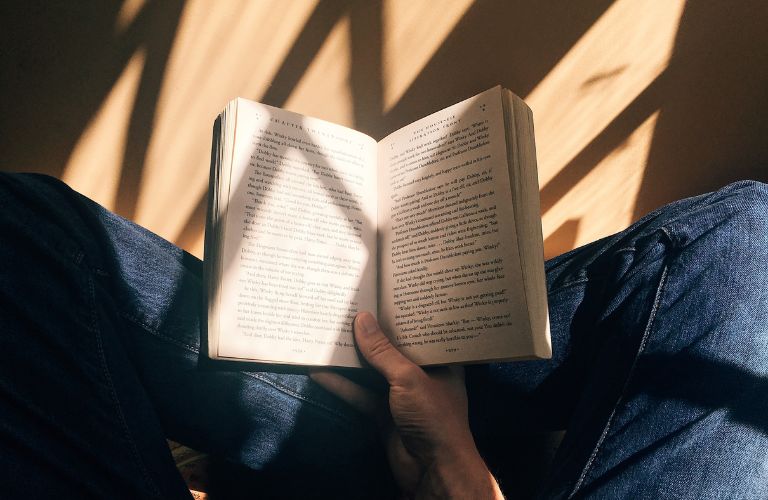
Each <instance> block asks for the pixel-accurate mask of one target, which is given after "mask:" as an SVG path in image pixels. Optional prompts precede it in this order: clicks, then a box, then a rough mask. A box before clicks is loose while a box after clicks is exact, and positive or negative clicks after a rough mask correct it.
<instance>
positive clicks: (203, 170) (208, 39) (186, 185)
mask: <svg viewBox="0 0 768 500" xmlns="http://www.w3.org/2000/svg"><path fill="white" fill-rule="evenodd" d="M314 9H315V2H304V1H293V2H250V1H239V2H236V1H231V2H229V1H228V2H215V3H212V2H208V1H206V0H191V1H189V2H187V3H186V4H185V6H184V9H183V12H182V15H181V19H180V23H179V28H178V31H177V33H176V39H175V40H174V45H173V48H172V50H171V54H170V58H169V61H168V65H167V67H166V71H165V75H164V78H163V85H162V89H161V92H160V97H159V102H158V106H157V109H156V113H155V122H154V127H153V131H152V136H151V139H150V143H149V147H148V150H147V154H146V159H145V164H144V171H143V176H142V182H141V188H140V192H139V194H138V199H137V202H136V203H137V206H136V212H135V216H134V219H135V220H136V221H137V222H138V223H139V224H142V225H144V226H146V227H148V228H149V229H151V230H152V231H154V232H156V233H158V234H160V235H161V236H163V237H165V238H168V239H170V240H174V239H175V238H176V237H177V236H178V235H179V234H180V233H181V232H182V230H183V229H184V228H185V226H186V225H187V224H188V223H189V218H190V216H191V215H192V214H193V213H195V210H196V208H198V207H199V206H200V204H201V203H203V202H204V197H205V194H206V192H207V188H208V170H209V161H210V148H211V130H212V126H213V122H214V119H215V118H216V116H217V115H218V114H219V112H221V110H222V109H224V106H225V105H226V103H227V102H228V101H229V100H231V99H233V98H235V97H238V96H240V97H246V98H250V99H254V100H259V99H260V98H261V97H262V96H263V95H264V93H265V92H266V90H267V89H268V88H269V85H270V82H271V80H272V78H274V75H275V73H277V71H278V70H279V68H280V66H281V65H282V63H283V60H284V59H285V57H286V55H287V54H288V52H289V51H290V50H291V47H292V46H293V43H294V41H295V40H296V38H297V37H298V36H299V34H300V33H301V30H302V28H303V27H304V25H305V24H306V22H307V19H308V17H309V16H310V15H311V13H312V12H313V10H314ZM198 218H199V217H198ZM196 222H198V223H199V222H200V221H196ZM200 232H201V235H202V227H201V228H200ZM200 242H202V236H201V239H200ZM198 246H199V247H200V248H190V249H189V250H191V251H193V252H195V253H197V254H198V255H200V254H201V250H202V248H201V244H200V245H198Z"/></svg>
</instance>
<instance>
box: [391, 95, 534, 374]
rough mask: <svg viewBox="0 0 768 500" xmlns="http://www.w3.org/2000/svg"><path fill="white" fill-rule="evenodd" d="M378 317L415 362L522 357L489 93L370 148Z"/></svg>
mask: <svg viewBox="0 0 768 500" xmlns="http://www.w3.org/2000/svg"><path fill="white" fill-rule="evenodd" d="M379 165H380V167H379V186H380V198H379V238H380V240H379V241H380V247H379V251H380V255H381V260H380V262H381V263H380V274H379V294H380V296H379V313H380V316H381V322H382V325H383V326H384V328H385V329H387V330H388V331H389V332H390V334H391V335H392V336H393V339H394V341H395V342H396V345H397V346H398V347H399V348H400V350H401V351H403V352H404V353H405V354H406V355H407V356H408V357H410V358H411V359H412V360H414V361H415V362H417V363H419V364H442V363H453V362H463V361H470V360H471V361H480V360H491V359H507V358H511V357H518V356H525V355H530V354H532V347H531V341H530V333H529V332H530V328H529V326H528V325H529V320H528V314H527V309H526V304H525V293H524V290H523V286H522V273H521V268H520V259H519V254H518V250H517V237H516V231H515V217H514V210H513V208H512V202H511V190H510V183H509V172H508V165H507V152H506V132H505V127H504V115H503V111H502V103H501V89H500V88H499V87H497V88H495V89H491V90H489V91H486V92H483V93H482V94H479V95H477V96H475V97H473V98H470V99H468V100H466V101H463V102H461V103H459V104H456V105H454V106H451V107H449V108H446V109H444V110H442V111H440V112H437V113H435V114H433V115H431V116H429V117H427V118H424V119H422V120H419V121H417V122H415V123H413V124H411V125H409V126H407V127H405V128H403V129H401V130H399V131H397V132H395V133H393V134H391V135H390V136H389V137H387V138H386V139H385V140H383V141H381V142H380V143H379Z"/></svg>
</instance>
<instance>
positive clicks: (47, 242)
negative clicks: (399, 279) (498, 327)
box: [0, 175, 768, 498]
mask: <svg viewBox="0 0 768 500" xmlns="http://www.w3.org/2000/svg"><path fill="white" fill-rule="evenodd" d="M765 207H766V190H765V187H764V186H762V185H759V184H755V183H740V184H736V185H732V186H729V187H728V188H726V189H724V190H721V191H719V192H718V193H713V194H711V195H707V196H703V197H699V198H694V199H690V200H684V201H682V202H678V203H676V204H673V205H670V206H668V207H665V208H663V209H661V210H659V211H657V212H656V213H654V214H651V215H649V216H648V217H646V218H645V219H644V220H642V221H640V222H639V223H637V224H635V225H633V226H632V227H631V228H629V229H628V230H627V231H625V232H622V233H620V234H618V235H615V236H613V237H610V238H607V239H605V240H601V241H599V242H596V243H594V244H591V245H589V246H587V247H584V248H582V249H579V250H576V251H574V252H571V253H569V254H566V255H564V256H561V257H559V258H557V259H554V260H553V261H550V262H549V263H548V264H547V280H548V286H549V294H550V295H549V298H550V313H551V318H552V334H553V342H554V347H555V353H554V359H553V360H552V361H549V362H526V363H512V364H494V365H485V366H478V367H472V368H470V369H469V370H468V378H467V381H468V390H469V395H470V403H471V412H472V420H473V425H474V431H475V432H476V435H477V437H478V441H479V442H480V443H481V445H482V444H483V443H487V442H488V441H493V442H494V444H496V445H497V446H501V447H502V448H503V449H502V451H504V452H506V453H514V437H515V432H517V429H521V428H526V429H538V428H567V429H568V432H567V434H566V438H565V440H564V442H563V445H562V447H561V449H560V451H559V454H558V456H557V457H556V459H555V464H554V465H553V471H552V474H551V477H550V479H549V481H548V482H547V484H546V485H545V486H544V488H543V491H542V495H543V496H547V497H567V496H569V495H573V496H594V497H637V496H641V497H648V496H650V497H654V496H656V497H658V496H661V497H664V496H667V497H683V498H685V497H690V498H695V497H698V498H707V497H712V498H715V497H722V496H729V495H730V496H749V495H751V494H757V495H758V497H759V496H760V494H763V496H765V491H764V490H761V489H760V488H761V487H764V485H765V484H766V472H765V469H766V464H767V463H768V459H766V456H765V450H766V448H768V447H767V446H766V442H765V440H766V437H765V436H766V433H768V430H766V429H768V425H766V420H765V419H766V417H765V415H766V414H768V412H766V408H765V401H766V397H765V392H766V389H765V387H766V370H767V365H768V362H766V296H765V290H766V289H768V287H766V272H765V266H766V264H765V263H766V248H767V247H768V244H766V232H767V231H766V223H765V213H766V208H765ZM0 234H1V235H2V237H3V240H2V241H0V262H2V264H0V294H1V295H0V297H2V300H0V342H2V344H0V412H2V415H0V418H1V420H0V421H2V422H3V426H2V427H0V465H2V467H0V474H2V476H0V484H4V485H10V487H11V488H17V490H16V491H17V492H19V493H21V492H24V493H25V495H26V494H29V492H32V493H39V494H38V495H35V496H52V495H54V494H56V495H59V496H73V497H75V496H77V497H81V496H100V497H103V496H110V497H122V496H132V497H136V496H142V497H144V496H147V497H148V496H162V497H174V496H184V495H185V494H186V492H185V491H184V488H183V484H181V481H180V479H179V477H178V474H176V473H175V470H174V468H173V464H172V462H171V460H170V457H169V455H168V452H167V449H164V447H165V444H164V441H163V435H167V436H169V437H171V438H174V439H176V440H178V441H181V442H183V443H185V444H188V445H190V446H193V447H196V448H198V449H201V450H204V451H208V452H212V453H216V454H218V455H222V456H225V457H228V458H230V459H232V460H234V461H237V462H240V463H242V464H245V465H247V466H248V467H250V468H252V469H254V470H257V471H262V473H263V475H264V476H265V477H269V478H272V479H275V480H276V481H273V482H264V483H260V486H263V487H264V488H267V490H266V494H267V495H270V494H272V495H273V496H277V495H278V494H284V495H286V496H288V495H290V494H291V493H293V494H302V493H304V494H310V495H311V496H315V497H317V496H323V495H324V494H325V495H327V494H332V493H333V494H335V496H337V497H370V496H371V494H372V493H373V492H378V493H379V494H380V496H386V495H387V493H388V492H391V483H389V477H388V476H387V475H386V473H382V471H386V465H385V463H384V460H383V456H382V455H381V448H380V446H379V445H378V443H377V441H376V439H375V433H374V431H373V429H371V428H370V426H369V425H367V424H366V423H365V422H364V421H363V420H362V419H361V418H360V417H359V416H358V415H356V414H355V413H354V412H353V411H351V410H350V409H349V408H347V407H346V406H344V405H343V404H341V403H340V402H338V401H337V400H335V399H334V398H333V397H331V396H330V395H328V394H327V393H325V392H323V391H322V390H320V389H319V388H318V387H316V386H315V385H313V384H311V383H310V382H309V381H308V380H307V378H306V377H304V376H301V375H287V374H276V373H265V372H226V371H212V370H207V369H204V368H202V369H201V366H200V362H199V361H200V360H199V345H200V339H199V335H200V333H199V332H200V325H201V319H200V318H201V307H202V304H201V283H200V265H199V264H200V263H199V261H197V260H196V259H194V258H193V257H191V256H189V255H187V254H185V253H184V252H182V251H181V250H179V249H178V248H176V247H174V246H173V245H171V244H169V243H167V242H166V241H164V240H162V239H160V238H158V237H157V236H154V235H152V234H151V233H149V232H147V231H145V230H143V229H141V228H139V227H137V226H135V225H133V224H131V223H130V222H128V221H125V220H123V219H121V218H119V217H117V216H115V215H113V214H111V213H109V212H108V211H106V210H104V209H102V208H101V207H98V206H97V205H95V204H93V203H92V202H90V201H88V200H86V199H84V198H82V197H80V196H79V195H77V194H76V193H73V192H72V191H71V190H69V189H68V188H66V187H65V186H63V185H62V184H61V183H59V182H57V181H54V180H52V179H47V178H41V177H36V176H8V175H1V176H0ZM298 477H300V478H301V481H297V480H296V478H298ZM688 478H690V480H688ZM505 486H507V487H508V490H509V491H510V492H514V485H505ZM270 488H276V489H270ZM262 493H265V491H262ZM88 494H90V495H88Z"/></svg>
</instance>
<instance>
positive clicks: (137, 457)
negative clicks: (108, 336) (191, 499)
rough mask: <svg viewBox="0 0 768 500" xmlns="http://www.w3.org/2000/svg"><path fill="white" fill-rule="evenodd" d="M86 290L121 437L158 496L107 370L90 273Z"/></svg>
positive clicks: (94, 331) (101, 361) (151, 488)
mask: <svg viewBox="0 0 768 500" xmlns="http://www.w3.org/2000/svg"><path fill="white" fill-rule="evenodd" d="M88 292H89V295H90V296H89V301H90V305H91V318H90V319H91V330H92V331H93V333H94V334H95V336H96V349H97V351H98V354H99V360H100V363H101V370H102V374H103V376H104V379H105V381H106V383H107V386H108V387H109V392H110V396H111V398H112V403H113V404H114V407H115V412H116V413H117V417H118V421H119V423H120V426H121V427H122V430H123V437H124V438H125V439H126V441H127V442H128V445H129V448H130V450H131V454H132V455H133V459H134V462H135V463H136V465H137V466H138V468H139V470H140V471H141V475H142V477H143V478H144V480H145V482H146V484H147V486H149V488H150V490H151V491H152V493H153V494H154V495H155V496H156V497H160V496H161V495H160V490H159V489H158V487H157V485H156V484H155V482H154V480H153V479H152V477H151V476H150V475H149V472H148V471H147V468H146V466H145V464H144V461H143V460H142V459H141V454H140V453H139V449H138V447H137V446H136V442H135V441H134V440H133V438H132V436H131V431H130V429H129V428H128V422H127V421H126V420H125V413H124V412H123V409H122V405H121V404H120V399H119V398H118V396H117V391H116V390H115V386H114V383H113V382H112V375H111V373H110V372H109V366H108V364H107V357H106V353H105V352H104V343H103V339H102V335H101V329H100V328H99V325H98V319H97V314H96V290H95V286H94V283H93V278H92V277H91V275H90V274H89V275H88Z"/></svg>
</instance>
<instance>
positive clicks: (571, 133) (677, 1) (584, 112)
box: [525, 0, 685, 225]
mask: <svg viewBox="0 0 768 500" xmlns="http://www.w3.org/2000/svg"><path fill="white" fill-rule="evenodd" d="M684 6H685V1H684V0H654V1H647V2H637V1H634V0H618V1H616V2H615V3H614V4H613V5H612V6H611V7H610V8H609V9H608V10H607V11H606V12H605V13H604V14H603V15H602V16H601V17H600V19H598V20H597V22H596V23H595V24H594V25H593V26H592V27H591V28H590V29H589V30H588V31H587V32H586V33H585V34H584V36H582V38H581V39H580V40H579V41H578V42H577V43H576V44H575V45H574V46H573V48H572V49H571V50H570V51H569V52H568V53H567V54H566V55H565V56H564V57H563V58H562V59H561V60H560V61H559V62H558V64H557V65H556V66H555V67H554V69H552V71H550V73H549V74H548V75H547V76H546V77H545V78H544V79H543V80H542V81H541V83H539V85H538V86H536V88H535V89H534V90H533V91H532V92H531V93H530V94H529V95H528V96H526V97H525V100H526V102H527V103H528V105H529V106H531V108H532V109H533V112H534V116H535V120H536V143H537V150H538V161H539V184H540V185H541V186H542V187H543V186H545V185H546V184H547V182H549V181H550V180H551V179H552V178H553V177H554V176H555V175H556V174H557V173H558V172H559V171H560V169H562V168H563V167H564V166H565V165H566V164H568V162H569V161H570V160H571V159H572V158H573V157H574V156H576V155H577V154H578V153H579V152H580V151H581V150H582V149H583V148H584V147H585V146H586V145H587V144H589V143H590V141H592V139H594V138H595V137H596V136H597V135H598V134H600V132H601V131H603V129H604V128H605V127H606V126H607V125H608V124H609V123H610V122H611V120H613V119H614V118H615V117H616V116H617V115H619V113H621V111H622V110H624V108H625V107H626V106H627V105H628V104H629V103H630V102H632V100H633V99H634V98H635V97H637V96H638V94H640V93H641V92H642V91H643V90H644V89H645V88H646V87H647V86H648V84H650V83H651V82H652V81H653V80H654V78H656V77H657V76H658V75H659V74H660V73H661V72H662V71H663V70H664V69H665V68H666V66H667V64H668V62H669V58H670V55H671V52H672V48H673V46H674V41H675V35H676V33H677V28H678V25H679V22H680V16H681V15H682V11H683V7H684ZM627 133H628V134H629V133H631V131H627ZM627 202H628V203H634V199H632V200H628V201H627ZM584 225H587V224H586V223H585V224H584Z"/></svg>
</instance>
